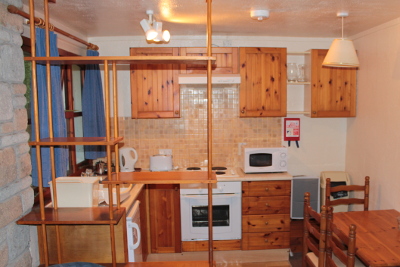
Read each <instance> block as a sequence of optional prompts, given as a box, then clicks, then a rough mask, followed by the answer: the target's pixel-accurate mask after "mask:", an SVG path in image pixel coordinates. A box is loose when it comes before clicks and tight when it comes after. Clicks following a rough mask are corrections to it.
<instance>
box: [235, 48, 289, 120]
mask: <svg viewBox="0 0 400 267" xmlns="http://www.w3.org/2000/svg"><path fill="white" fill-rule="evenodd" d="M240 76H241V81H242V82H241V84H240V99H239V102H240V104H239V105H240V117H284V116H286V48H268V47H241V48H240Z"/></svg>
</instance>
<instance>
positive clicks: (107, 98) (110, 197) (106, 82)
mask: <svg viewBox="0 0 400 267" xmlns="http://www.w3.org/2000/svg"><path fill="white" fill-rule="evenodd" d="M109 74H110V73H109V69H108V60H104V96H105V106H106V110H105V112H106V113H105V118H106V140H107V142H109V141H110V139H111V136H110V133H111V130H110V79H109ZM107 158H108V160H111V146H110V145H107ZM108 166H110V165H108ZM110 167H111V166H110ZM108 177H111V176H110V175H109V174H108ZM112 190H113V185H112V184H108V203H109V213H110V221H111V220H113V219H114V213H113V206H114V203H113V191H112ZM110 244H111V258H112V264H113V266H116V264H117V257H116V251H115V229H114V224H110Z"/></svg>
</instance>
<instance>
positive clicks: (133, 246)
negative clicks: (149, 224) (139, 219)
mask: <svg viewBox="0 0 400 267" xmlns="http://www.w3.org/2000/svg"><path fill="white" fill-rule="evenodd" d="M128 227H130V228H133V229H136V233H137V241H136V243H134V244H132V245H131V244H129V249H137V248H138V247H139V244H140V239H141V237H140V229H139V225H138V224H137V223H134V222H129V223H128ZM133 229H132V234H133Z"/></svg>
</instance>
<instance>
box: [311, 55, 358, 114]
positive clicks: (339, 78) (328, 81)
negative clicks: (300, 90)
mask: <svg viewBox="0 0 400 267" xmlns="http://www.w3.org/2000/svg"><path fill="white" fill-rule="evenodd" d="M327 52H328V50H327V49H313V50H311V53H310V54H308V55H306V65H307V66H309V69H310V70H311V71H310V73H311V79H310V81H311V85H307V86H306V88H305V97H304V105H305V111H309V112H310V114H311V117H312V118H324V117H355V116H356V75H357V69H356V68H332V67H323V66H322V62H323V60H324V58H325V56H326V54H327Z"/></svg>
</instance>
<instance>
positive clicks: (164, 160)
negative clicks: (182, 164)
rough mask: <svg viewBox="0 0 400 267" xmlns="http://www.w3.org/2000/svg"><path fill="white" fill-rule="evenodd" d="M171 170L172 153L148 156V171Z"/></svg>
mask: <svg viewBox="0 0 400 267" xmlns="http://www.w3.org/2000/svg"><path fill="white" fill-rule="evenodd" d="M170 170H172V155H154V156H150V171H152V172H164V171H170Z"/></svg>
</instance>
